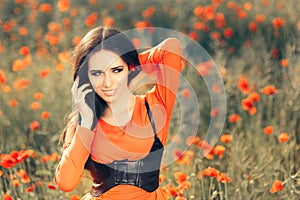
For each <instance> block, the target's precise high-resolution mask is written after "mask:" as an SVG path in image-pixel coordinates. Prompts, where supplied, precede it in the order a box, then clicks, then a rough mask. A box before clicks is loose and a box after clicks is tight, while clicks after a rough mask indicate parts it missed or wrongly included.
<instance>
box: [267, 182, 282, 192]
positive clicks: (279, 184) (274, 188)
mask: <svg viewBox="0 0 300 200" xmlns="http://www.w3.org/2000/svg"><path fill="white" fill-rule="evenodd" d="M283 189H284V187H283V184H282V182H281V181H279V180H275V181H274V183H273V185H272V187H271V189H270V192H271V193H276V192H279V191H280V190H283Z"/></svg>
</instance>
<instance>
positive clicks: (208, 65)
mask: <svg viewBox="0 0 300 200" xmlns="http://www.w3.org/2000/svg"><path fill="white" fill-rule="evenodd" d="M213 67H214V63H213V62H212V61H206V62H203V63H199V64H198V65H197V71H198V74H199V75H200V76H206V75H208V74H209V72H210V71H211V70H212V68H213Z"/></svg>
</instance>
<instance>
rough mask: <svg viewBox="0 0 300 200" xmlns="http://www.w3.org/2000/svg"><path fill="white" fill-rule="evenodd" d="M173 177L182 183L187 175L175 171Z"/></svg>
mask: <svg viewBox="0 0 300 200" xmlns="http://www.w3.org/2000/svg"><path fill="white" fill-rule="evenodd" d="M174 177H175V179H176V182H177V183H182V182H184V181H185V180H186V179H187V175H186V174H185V173H184V172H181V171H178V172H175V173H174Z"/></svg>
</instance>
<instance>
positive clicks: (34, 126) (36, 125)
mask: <svg viewBox="0 0 300 200" xmlns="http://www.w3.org/2000/svg"><path fill="white" fill-rule="evenodd" d="M29 128H30V130H31V131H35V130H37V129H39V128H40V123H39V122H38V121H32V122H31V123H30V125H29Z"/></svg>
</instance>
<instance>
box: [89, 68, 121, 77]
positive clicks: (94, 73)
mask: <svg viewBox="0 0 300 200" xmlns="http://www.w3.org/2000/svg"><path fill="white" fill-rule="evenodd" d="M123 69H124V66H117V67H112V68H110V70H111V71H112V72H114V73H119V72H122V71H123ZM102 73H104V71H103V70H90V74H91V75H92V76H99V75H101V74H102Z"/></svg>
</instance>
